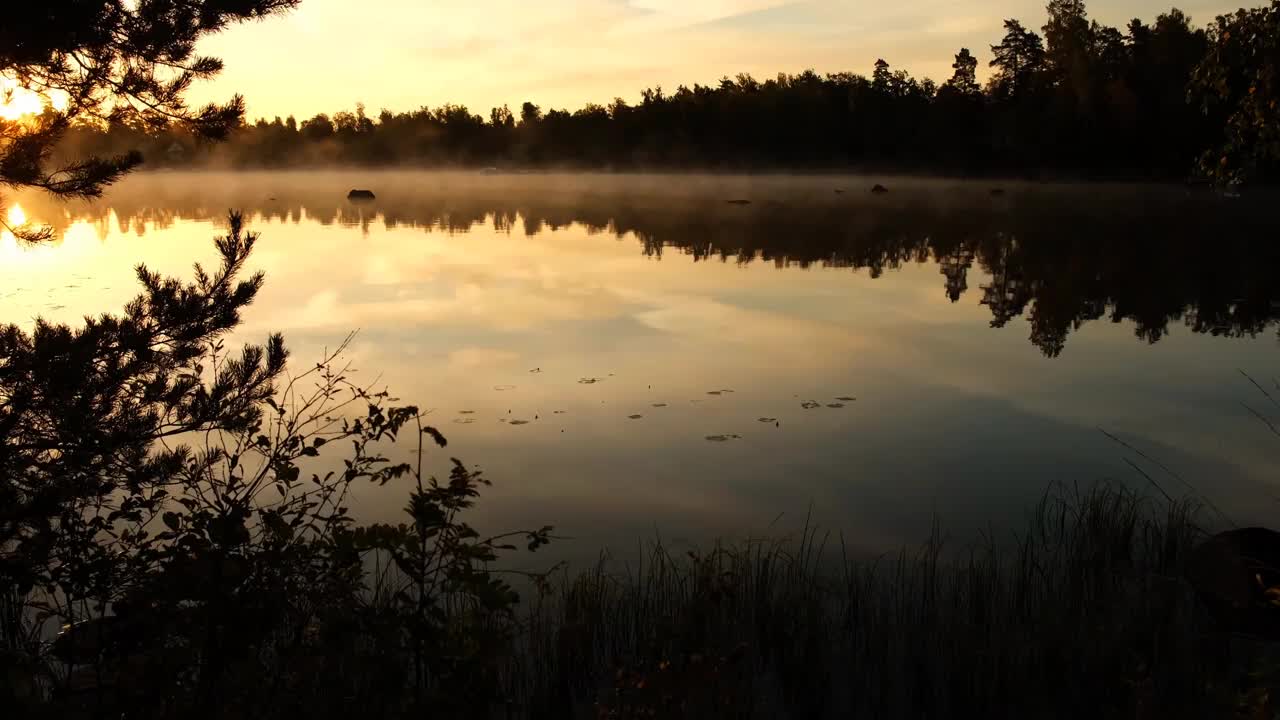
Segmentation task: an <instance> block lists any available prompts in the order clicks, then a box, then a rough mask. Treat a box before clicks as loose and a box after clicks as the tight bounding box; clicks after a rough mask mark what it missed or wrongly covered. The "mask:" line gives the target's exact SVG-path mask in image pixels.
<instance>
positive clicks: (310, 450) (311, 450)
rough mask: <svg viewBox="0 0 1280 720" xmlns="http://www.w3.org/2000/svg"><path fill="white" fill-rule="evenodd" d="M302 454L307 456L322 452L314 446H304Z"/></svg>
mask: <svg viewBox="0 0 1280 720" xmlns="http://www.w3.org/2000/svg"><path fill="white" fill-rule="evenodd" d="M302 454H303V455H306V456H307V457H316V456H317V455H319V454H320V451H319V450H316V449H315V448H314V447H304V448H302Z"/></svg>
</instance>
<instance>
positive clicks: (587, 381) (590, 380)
mask: <svg viewBox="0 0 1280 720" xmlns="http://www.w3.org/2000/svg"><path fill="white" fill-rule="evenodd" d="M603 379H604V378H594V377H584V378H578V384H579V385H595V384H596V383H598V382H600V381H601V380H603Z"/></svg>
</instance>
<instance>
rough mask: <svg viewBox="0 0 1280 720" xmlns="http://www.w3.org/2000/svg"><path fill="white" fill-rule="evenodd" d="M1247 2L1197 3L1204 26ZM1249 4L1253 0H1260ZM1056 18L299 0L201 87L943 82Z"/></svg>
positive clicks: (257, 107)
mask: <svg viewBox="0 0 1280 720" xmlns="http://www.w3.org/2000/svg"><path fill="white" fill-rule="evenodd" d="M1169 2H1170V0H1108V2H1106V3H1102V2H1095V3H1093V7H1092V8H1091V11H1092V15H1093V17H1094V19H1097V20H1099V21H1100V22H1105V23H1108V24H1114V25H1117V26H1123V25H1124V23H1126V22H1127V20H1128V19H1130V18H1133V17H1141V18H1143V19H1144V20H1148V21H1150V20H1152V19H1154V18H1155V16H1156V15H1157V14H1159V13H1160V12H1163V11H1165V10H1167V9H1168V8H1169V7H1170V6H1171V5H1170V4H1168V3H1169ZM1240 4H1241V0H1234V2H1232V1H1227V2H1223V1H1222V0H1189V1H1188V2H1185V3H1183V4H1181V5H1179V7H1181V8H1182V9H1183V10H1184V11H1185V12H1187V13H1189V14H1190V15H1191V16H1192V19H1193V20H1194V21H1195V22H1196V23H1197V24H1198V25H1204V24H1207V23H1208V22H1210V21H1211V20H1212V18H1213V16H1215V15H1217V14H1219V13H1222V12H1225V11H1229V10H1232V9H1235V8H1236V7H1239V6H1240ZM1253 4H1257V3H1256V2H1254V3H1253ZM1009 17H1015V18H1018V19H1021V20H1023V22H1024V23H1025V24H1027V25H1028V26H1031V27H1036V28H1038V27H1040V26H1041V25H1043V22H1044V0H1003V1H1002V2H991V1H990V0H900V1H899V2H887V3H873V2H867V1H866V0H812V1H809V2H788V1H786V0H540V1H539V2H528V1H527V0H362V1H361V2H351V0H303V2H302V5H301V7H299V8H298V9H297V10H295V11H294V12H293V13H290V14H288V15H284V16H281V17H276V18H272V19H270V20H267V21H263V22H259V23H254V24H250V25H243V26H238V27H234V28H232V29H230V30H228V31H226V32H224V33H223V34H221V35H218V36H215V37H212V38H210V39H208V40H207V41H205V42H204V43H203V44H202V46H201V48H200V49H201V50H202V51H203V52H206V53H209V54H213V55H215V56H218V57H221V58H222V59H223V60H224V61H225V62H226V69H225V70H224V72H223V73H222V75H221V76H220V77H219V78H217V79H216V80H214V81H212V82H210V83H206V84H205V85H204V86H202V87H199V88H197V90H196V92H195V93H194V97H195V98H196V99H199V100H214V99H224V98H225V97H226V96H228V95H229V94H231V93H233V92H239V93H242V94H243V95H245V97H246V99H247V102H248V106H249V115H250V117H253V118H256V117H259V116H265V117H271V116H274V115H281V116H286V115H289V114H293V115H296V116H298V117H299V118H302V117H308V116H310V115H314V114H315V113H317V112H330V113H331V112H334V111H336V110H341V109H351V108H352V107H353V106H354V105H355V103H357V102H363V103H364V104H365V105H366V107H367V108H368V109H369V111H370V112H371V113H372V114H376V113H377V111H378V110H380V109H382V108H387V109H391V110H395V111H406V110H413V109H417V108H419V107H422V106H430V107H436V106H439V105H441V104H444V103H446V102H452V103H459V104H464V105H467V106H468V107H469V108H471V110H472V111H473V112H478V113H480V114H484V115H487V114H488V109H489V108H491V107H495V106H499V105H503V104H507V105H509V106H511V107H512V109H516V108H518V107H519V105H520V104H521V103H522V102H524V101H526V100H529V101H532V102H534V103H536V104H538V105H540V106H542V107H543V108H544V109H546V108H548V107H558V108H559V107H565V108H569V109H576V108H578V107H581V106H582V105H583V104H585V103H587V102H598V103H601V104H607V103H608V102H610V101H611V100H612V99H613V98H614V97H622V98H624V99H626V100H628V101H633V100H634V99H636V98H638V97H639V94H640V91H641V90H642V89H644V88H645V87H650V86H655V85H662V86H663V87H664V88H667V89H675V87H676V86H678V85H680V84H681V83H684V84H687V85H692V84H693V83H695V82H701V83H704V84H710V83H714V82H715V81H717V80H718V79H719V78H721V77H723V76H725V75H730V76H732V75H735V74H737V73H739V72H749V73H752V74H754V75H756V76H757V77H760V78H765V77H772V76H774V75H776V74H777V73H778V72H799V71H801V70H804V69H806V68H813V69H815V70H817V71H818V72H820V73H826V72H838V71H845V70H849V71H855V72H861V73H867V74H869V73H870V71H871V68H872V65H873V64H874V63H875V61H876V59H877V58H879V57H883V58H885V59H886V60H888V61H889V63H890V64H891V65H892V66H893V67H894V68H895V69H896V68H905V69H907V70H909V71H910V72H911V73H912V74H913V75H916V76H917V77H924V76H928V77H932V78H934V79H935V80H938V81H939V82H941V81H942V80H945V79H946V78H947V77H948V76H949V75H950V74H951V63H952V58H953V56H954V54H955V52H956V50H957V49H958V48H960V47H969V48H971V49H973V50H974V52H975V53H976V54H977V55H978V57H979V60H980V62H981V65H982V67H983V68H984V69H985V67H986V62H987V60H989V59H990V58H989V56H990V51H989V49H988V48H989V46H990V45H991V44H992V43H994V42H997V41H998V39H999V36H1000V34H1001V22H1002V20H1003V19H1004V18H1009Z"/></svg>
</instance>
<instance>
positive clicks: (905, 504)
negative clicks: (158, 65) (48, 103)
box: [0, 172, 1280, 557]
mask: <svg viewBox="0 0 1280 720" xmlns="http://www.w3.org/2000/svg"><path fill="white" fill-rule="evenodd" d="M882 181H883V180H882ZM872 182H874V180H872V179H866V178H861V179H860V178H838V177H820V178H743V177H680V176H665V177H659V176H652V177H630V178H619V177H609V176H569V175H565V176H560V175H525V176H518V175H517V176H502V175H497V176H479V175H471V174H426V173H370V172H355V173H337V172H331V173H290V174H284V173H275V174H268V173H263V174H225V175H222V174H201V175H178V174H155V175H140V176H137V177H133V178H130V179H128V180H127V181H126V182H124V183H122V184H121V185H119V186H118V187H117V188H115V189H114V190H113V191H112V192H111V193H110V194H109V195H108V196H107V197H105V198H103V199H102V200H99V201H95V202H93V203H74V204H69V205H64V204H58V203H55V202H52V201H50V200H49V199H47V198H45V197H43V196H40V195H16V196H13V197H10V198H8V200H9V201H10V202H9V207H8V210H7V212H8V213H9V218H10V220H11V221H20V220H22V219H23V218H25V219H28V220H32V221H37V222H45V223H50V224H52V225H54V226H55V228H56V229H57V230H58V231H59V233H60V237H61V239H60V241H59V242H57V243H55V244H53V245H50V246H47V247H40V248H35V249H29V248H22V247H19V246H17V245H16V244H15V242H14V240H13V238H12V237H11V236H8V235H5V236H0V313H2V314H0V317H2V318H3V319H5V320H8V321H14V322H18V323H19V324H22V325H24V326H28V327H29V326H30V324H31V323H32V322H33V320H34V318H35V317H36V316H43V317H45V318H48V319H51V320H59V321H66V322H75V321H76V320H77V318H80V317H82V316H83V315H84V314H86V313H97V312H101V311H103V310H108V309H118V308H119V307H121V306H122V305H123V303H124V302H126V301H127V300H128V299H129V298H131V297H132V296H133V295H134V294H135V293H136V284H135V283H134V282H133V279H132V278H133V274H132V273H133V271H132V267H133V265H134V264H135V263H137V262H140V261H145V262H146V263H147V264H148V265H149V266H150V267H152V268H153V269H157V270H161V271H165V272H168V273H172V274H179V275H182V276H184V277H189V270H190V265H191V263H192V262H193V261H196V260H203V261H206V262H208V261H210V260H212V257H213V251H212V244H211V242H210V240H211V238H213V237H214V236H215V235H217V234H219V233H220V232H221V231H222V230H223V229H224V228H225V214H226V211H227V210H228V209H230V208H236V209H242V210H243V211H244V212H245V213H246V215H247V216H248V217H249V218H250V220H251V226H252V228H253V229H254V230H256V231H258V232H259V233H261V235H262V239H261V242H260V244H259V246H258V249H257V251H256V253H255V255H254V258H253V261H252V264H253V266H254V267H255V269H261V270H264V271H266V273H267V278H268V281H267V285H266V287H265V289H264V290H263V292H262V294H261V295H260V296H259V299H258V301H257V303H256V304H255V305H254V306H253V307H252V308H251V309H250V311H249V312H248V313H247V314H246V318H245V320H246V322H245V325H244V326H243V328H242V329H241V330H240V331H239V332H238V338H241V339H244V340H257V339H261V338H263V337H265V335H266V334H267V333H268V332H270V331H273V330H280V331H283V332H284V333H285V337H286V341H287V342H288V343H289V345H290V346H291V349H292V351H293V356H294V358H295V363H299V364H302V363H308V362H310V361H311V360H314V359H317V358H318V357H319V356H320V355H321V353H322V352H323V349H324V348H325V347H333V346H335V345H337V344H338V343H340V342H341V340H342V339H343V337H344V336H345V335H346V334H347V333H348V332H349V331H351V330H354V329H359V331H360V332H359V335H358V337H357V339H356V341H355V343H354V344H353V346H352V348H351V352H350V353H349V356H350V358H351V359H352V360H353V361H354V363H355V365H356V366H357V367H358V368H359V369H360V370H362V371H363V374H362V377H364V378H365V379H367V380H369V381H373V380H374V379H376V378H381V382H383V383H385V384H386V385H387V386H388V387H389V388H390V389H391V390H392V391H393V392H394V394H395V395H397V396H398V397H400V398H402V399H403V400H404V401H405V402H412V403H415V404H418V405H420V406H422V407H424V408H431V409H432V422H434V423H435V424H436V425H438V426H439V427H440V428H441V429H442V430H443V431H444V432H445V433H446V435H447V436H448V437H449V440H450V445H449V448H448V450H449V453H450V454H452V455H456V456H458V457H460V458H462V459H464V460H466V461H467V462H468V463H471V464H478V465H480V466H481V467H483V468H484V469H485V471H486V473H487V475H488V476H489V477H490V479H492V480H493V481H494V487H493V489H492V490H491V491H490V492H489V493H488V494H487V495H486V497H485V498H484V499H483V501H482V505H481V508H480V510H479V513H478V514H479V517H480V522H481V524H483V525H492V526H493V527H498V526H510V525H541V524H544V523H550V524H555V525H556V526H557V527H558V529H559V530H560V531H561V532H562V533H563V534H565V535H570V536H573V537H574V538H576V540H575V541H574V543H572V546H573V547H574V548H576V549H574V550H564V551H563V552H565V553H566V554H567V555H569V556H573V555H574V554H575V553H578V554H580V555H581V556H584V557H585V556H586V555H590V554H593V553H595V552H596V551H597V550H598V549H599V548H600V547H601V546H605V545H609V546H613V547H623V546H634V544H635V543H636V541H637V540H638V539H639V538H641V537H645V536H650V537H651V536H653V534H654V533H660V534H661V535H662V536H663V537H664V538H667V539H668V540H671V541H673V542H677V543H679V542H698V541H703V542H705V541H706V540H707V539H708V538H711V537H714V536H719V535H742V534H744V533H759V532H765V531H777V529H778V528H794V527H795V526H796V525H798V524H800V523H801V522H803V519H804V517H805V515H806V514H807V513H812V517H813V521H814V522H816V523H818V524H820V525H822V526H824V527H829V528H832V529H840V530H842V531H844V532H845V534H846V537H847V538H848V539H849V540H850V542H853V543H856V544H859V545H862V546H865V547H868V548H883V547H888V546H892V545H895V544H897V543H899V542H902V541H915V540H919V539H921V538H922V537H923V536H924V535H925V534H926V533H927V530H928V527H929V525H930V523H931V522H932V520H933V518H934V516H935V515H936V516H938V517H940V518H941V519H942V521H943V523H944V524H945V526H946V527H948V528H950V529H952V530H953V531H955V533H956V534H959V535H963V534H965V533H969V532H972V531H974V530H975V529H978V528H983V527H987V526H1003V525H1009V524H1016V522H1017V521H1018V520H1019V519H1020V518H1021V517H1023V514H1024V512H1025V511H1026V510H1027V509H1028V507H1029V506H1030V504H1032V503H1033V502H1034V501H1035V500H1036V499H1038V498H1039V497H1040V496H1041V494H1042V493H1044V491H1045V490H1046V487H1047V486H1048V485H1049V484H1050V483H1052V482H1055V481H1056V482H1064V483H1077V482H1079V483H1088V482H1092V481H1095V480H1099V479H1104V478H1110V479H1114V480H1116V481H1118V482H1124V483H1127V484H1130V485H1133V486H1134V487H1149V485H1147V481H1146V480H1144V479H1143V478H1142V477H1141V476H1140V475H1139V474H1138V473H1137V472H1135V471H1134V470H1133V469H1132V468H1131V467H1130V466H1129V465H1128V464H1127V463H1126V459H1128V460H1131V461H1133V462H1135V463H1137V464H1139V465H1140V466H1142V467H1144V468H1145V469H1146V470H1147V471H1148V472H1150V473H1151V474H1152V477H1153V478H1154V479H1155V480H1157V481H1158V482H1159V483H1160V484H1161V485H1162V486H1163V487H1164V488H1165V489H1166V490H1167V491H1168V492H1170V493H1171V494H1180V493H1184V492H1186V491H1187V487H1188V484H1190V485H1192V486H1194V487H1195V488H1197V489H1198V490H1199V491H1200V492H1202V493H1203V494H1204V495H1206V496H1208V497H1209V498H1211V499H1212V500H1213V501H1214V502H1215V503H1216V504H1218V505H1219V506H1220V507H1221V508H1222V509H1223V510H1224V511H1226V512H1227V514H1228V515H1230V516H1231V517H1232V518H1233V519H1235V520H1236V521H1237V522H1242V523H1243V522H1268V521H1271V520H1272V519H1273V516H1274V514H1275V511H1276V509H1277V505H1276V501H1275V500H1274V499H1273V498H1274V496H1275V495H1276V494H1278V493H1277V490H1276V488H1274V487H1273V486H1274V485H1275V484H1276V480H1277V478H1276V476H1275V473H1274V467H1275V461H1276V459H1277V457H1280V441H1278V440H1277V438H1276V437H1274V436H1272V435H1271V434H1270V432H1269V431H1268V429H1267V428H1266V426H1265V425H1264V424H1263V423H1261V422H1259V421H1258V420H1257V419H1256V418H1255V417H1254V416H1253V415H1252V414H1251V412H1250V409H1249V408H1250V407H1252V408H1254V409H1256V410H1258V411H1260V412H1266V411H1268V410H1271V411H1276V410H1277V408H1276V407H1274V406H1269V405H1268V403H1267V401H1266V398H1264V397H1262V395H1261V394H1260V393H1259V391H1258V390H1257V389H1256V388H1255V387H1254V386H1252V385H1251V384H1250V383H1249V381H1248V380H1247V379H1246V378H1244V377H1243V376H1242V375H1241V373H1240V371H1242V370H1243V371H1245V372H1247V373H1249V374H1251V375H1252V376H1253V377H1254V378H1256V379H1257V380H1258V381H1259V382H1260V383H1262V384H1263V385H1264V386H1265V387H1268V388H1274V381H1273V378H1274V377H1276V376H1277V375H1280V362H1277V361H1278V360H1280V355H1278V354H1277V350H1278V349H1280V346H1278V341H1277V331H1276V319H1277V318H1280V280H1278V278H1277V276H1276V268H1277V267H1280V247H1277V245H1276V242H1275V238H1276V237H1277V235H1276V232H1275V231H1276V227H1275V222H1274V221H1273V220H1272V219H1271V218H1272V215H1271V214H1270V213H1268V212H1267V210H1268V207H1267V206H1268V205H1269V204H1270V203H1269V201H1267V200H1266V199H1262V200H1258V201H1250V200H1247V199H1246V200H1243V201H1235V202H1232V201H1227V200H1222V199H1215V198H1213V197H1209V196H1204V195H1198V194H1188V193H1187V192H1186V191H1184V190H1183V189H1181V188H1155V189H1152V188H1133V187H1119V186H1107V187H1101V188H1099V187H1091V188H1075V187H1065V186H1064V187H1058V186H1040V185H1026V186H1023V185H1006V186H1004V189H1005V192H1004V193H1003V194H992V193H991V191H990V190H991V186H990V185H989V184H957V183H944V182H920V181H912V182H908V181H887V182H886V184H890V186H891V188H892V190H893V192H891V193H890V194H888V195H885V196H872V195H870V194H869V193H868V192H867V188H868V187H869V186H870V185H871V183H872ZM352 187H367V188H370V189H372V190H374V191H375V192H376V193H377V195H378V199H377V201H375V202H372V203H369V204H362V205H353V204H350V203H348V202H347V201H346V200H345V196H346V191H347V190H348V189H350V188H352ZM730 200H745V201H749V204H748V203H741V202H739V203H730V202H728V201H730ZM588 380H594V381H593V382H584V381H588ZM1275 414H1277V413H1276V412H1273V415H1275ZM762 419H769V420H767V421H762ZM517 420H523V421H527V422H526V423H524V424H518V423H515V422H513V421H517ZM1103 429H1105V430H1106V431H1108V432H1110V433H1113V434H1114V435H1116V436H1118V437H1120V438H1123V439H1124V441H1125V442H1127V443H1129V444H1131V445H1132V446H1133V447H1135V448H1138V449H1139V450H1141V451H1142V452H1143V453H1145V454H1146V455H1148V456H1149V457H1150V458H1153V459H1155V460H1158V461H1159V462H1160V463H1162V464H1163V465H1165V466H1167V467H1168V468H1170V469H1172V470H1173V471H1175V472H1176V473H1177V475H1178V477H1173V476H1171V475H1170V474H1169V473H1167V472H1165V471H1164V470H1161V469H1160V468H1159V467H1156V466H1154V465H1152V464H1151V462H1149V461H1148V460H1147V459H1144V458H1142V457H1139V456H1137V455H1135V454H1134V453H1133V452H1132V451H1130V450H1126V449H1125V448H1124V447H1122V446H1120V445H1118V444H1117V443H1116V442H1114V441H1112V440H1110V439H1108V438H1107V437H1106V436H1105V435H1104V434H1103V433H1102V432H1101V430H1103ZM436 466H437V467H438V468H440V469H444V467H445V466H444V465H443V464H442V463H436ZM404 500H405V493H404V492H403V489H402V488H395V487H388V488H384V489H381V490H372V489H364V490H363V491H362V492H361V493H360V494H359V496H358V499H357V507H356V510H357V513H358V514H359V515H360V516H361V517H362V518H363V519H369V520H387V519H393V518H395V516H396V515H397V513H398V512H399V509H400V508H401V507H402V506H403V503H404ZM779 515H781V519H780V520H778V519H777V518H778V517H779ZM775 522H776V523H777V524H775V525H773V526H772V528H773V529H772V530H770V527H771V523H775Z"/></svg>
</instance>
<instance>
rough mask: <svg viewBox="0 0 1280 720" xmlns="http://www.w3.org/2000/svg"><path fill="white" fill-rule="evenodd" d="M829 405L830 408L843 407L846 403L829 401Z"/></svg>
mask: <svg viewBox="0 0 1280 720" xmlns="http://www.w3.org/2000/svg"><path fill="white" fill-rule="evenodd" d="M827 407H829V408H842V407H844V403H827Z"/></svg>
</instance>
